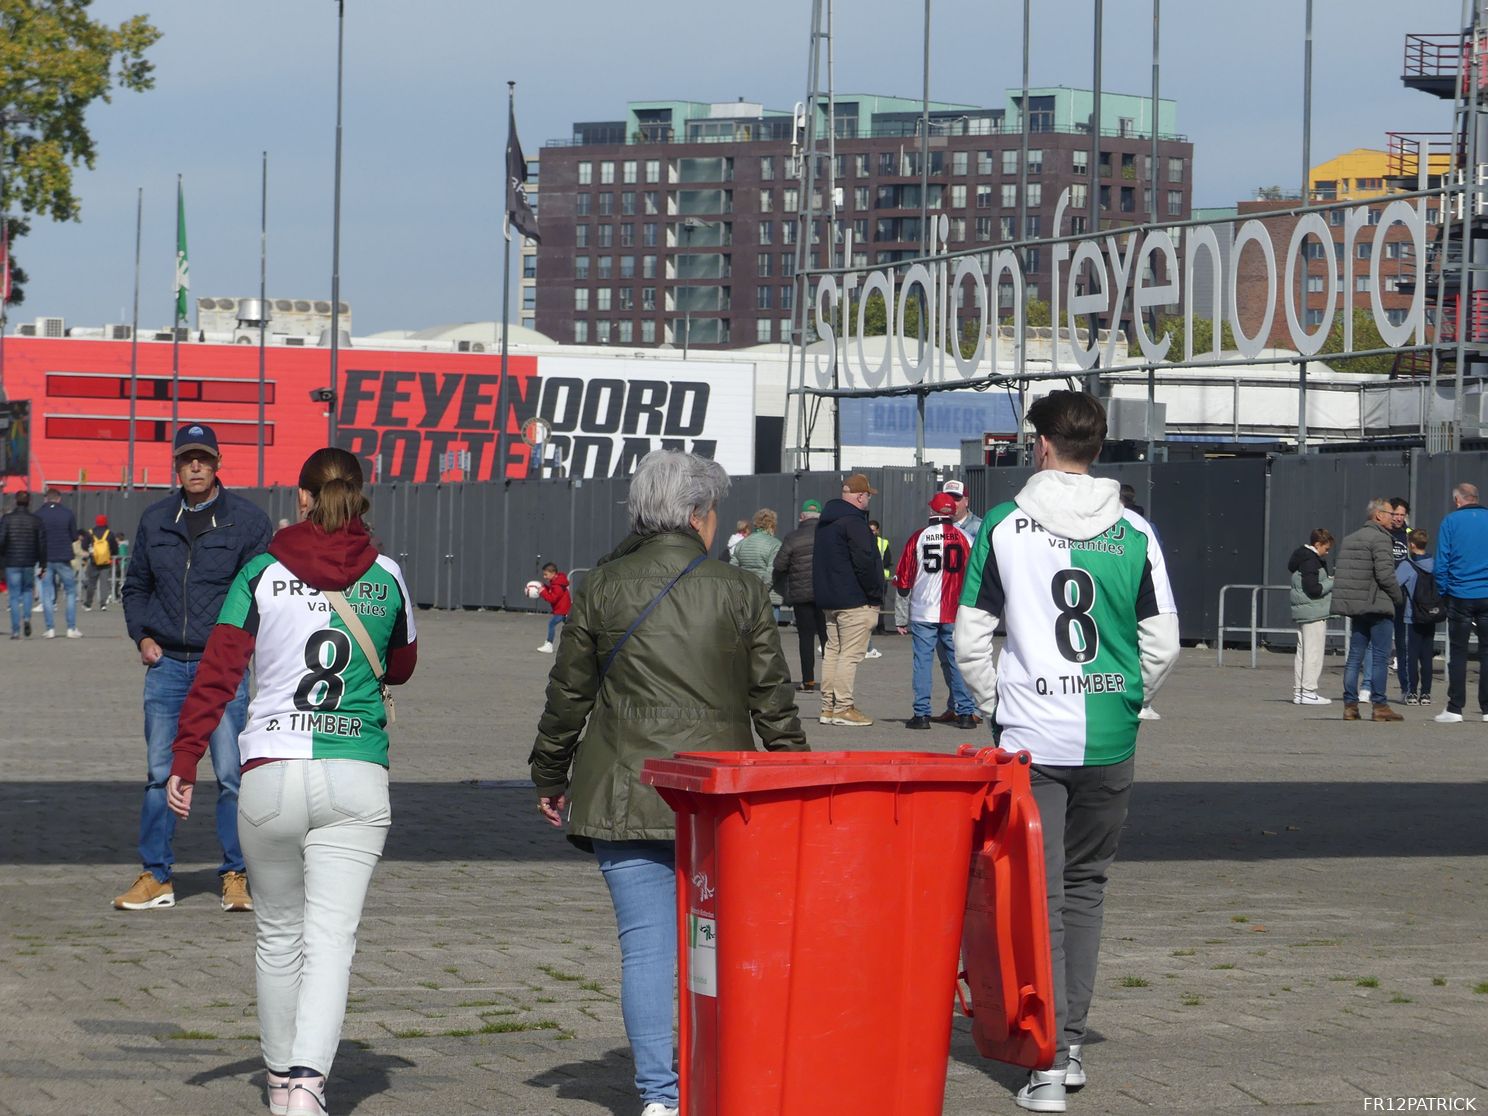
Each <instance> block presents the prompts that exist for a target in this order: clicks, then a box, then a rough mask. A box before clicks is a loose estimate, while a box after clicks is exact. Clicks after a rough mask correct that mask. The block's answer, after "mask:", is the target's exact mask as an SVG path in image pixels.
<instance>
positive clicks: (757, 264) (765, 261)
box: [754, 252, 775, 279]
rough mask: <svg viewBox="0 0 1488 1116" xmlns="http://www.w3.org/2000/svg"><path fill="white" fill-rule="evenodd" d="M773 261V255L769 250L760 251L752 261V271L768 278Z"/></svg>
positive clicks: (763, 277)
mask: <svg viewBox="0 0 1488 1116" xmlns="http://www.w3.org/2000/svg"><path fill="white" fill-rule="evenodd" d="M774 262H775V257H774V256H773V255H771V254H770V253H769V252H761V253H760V254H759V255H758V256H757V257H756V258H755V261H754V272H755V274H756V275H758V276H760V278H762V279H765V278H769V275H770V265H771V264H773V263H774Z"/></svg>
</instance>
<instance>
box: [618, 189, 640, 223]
mask: <svg viewBox="0 0 1488 1116" xmlns="http://www.w3.org/2000/svg"><path fill="white" fill-rule="evenodd" d="M635 215H636V199H635V191H634V190H626V191H625V192H624V193H623V194H621V195H620V216H622V217H634V216H635Z"/></svg>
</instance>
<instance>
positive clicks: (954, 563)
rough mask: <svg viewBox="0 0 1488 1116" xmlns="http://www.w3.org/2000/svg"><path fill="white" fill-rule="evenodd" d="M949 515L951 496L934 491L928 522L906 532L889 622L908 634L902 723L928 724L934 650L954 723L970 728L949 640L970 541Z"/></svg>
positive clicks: (951, 513) (968, 708) (953, 502)
mask: <svg viewBox="0 0 1488 1116" xmlns="http://www.w3.org/2000/svg"><path fill="white" fill-rule="evenodd" d="M955 514H956V498H955V497H954V496H952V495H950V494H949V493H945V492H940V493H937V494H936V495H935V496H934V497H932V498H931V500H930V523H929V525H928V526H925V527H921V528H920V529H919V530H918V531H916V532H915V533H914V534H913V535H911V536H910V537H909V542H907V543H905V544H904V550H903V552H902V553H901V554H900V555H899V565H898V568H897V569H896V570H895V573H894V587H895V588H896V589H898V590H899V599H898V600H897V601H895V602H894V610H895V617H894V619H895V623H896V625H897V626H898V628H899V631H900V633H901V634H903V633H906V632H907V633H908V634H909V635H910V636H911V637H913V639H914V715H913V716H911V717H910V719H909V720H908V721H906V722H905V727H906V728H912V729H928V728H929V727H930V723H931V722H930V690H931V687H932V685H933V683H934V674H935V671H934V666H935V658H936V656H937V655H939V657H940V669H941V672H942V673H943V674H944V675H945V680H946V688H947V689H948V690H950V702H951V707H952V708H953V709H954V711H955V713H956V727H957V728H962V729H974V728H976V721H975V719H974V718H973V716H972V713H973V707H972V701H971V694H970V692H969V691H968V690H967V689H966V684H965V683H964V682H962V681H961V672H960V671H959V670H957V669H956V657H955V651H954V648H953V646H952V643H951V632H952V628H953V627H954V625H955V622H956V608H957V607H958V606H959V604H960V603H961V586H962V583H963V582H964V581H965V580H966V565H967V563H968V562H969V561H970V560H971V540H970V539H969V538H967V537H966V535H965V534H964V533H963V532H962V531H961V529H960V528H959V527H957V526H956V525H955V523H954V522H953V520H952V517H953V516H954V515H955Z"/></svg>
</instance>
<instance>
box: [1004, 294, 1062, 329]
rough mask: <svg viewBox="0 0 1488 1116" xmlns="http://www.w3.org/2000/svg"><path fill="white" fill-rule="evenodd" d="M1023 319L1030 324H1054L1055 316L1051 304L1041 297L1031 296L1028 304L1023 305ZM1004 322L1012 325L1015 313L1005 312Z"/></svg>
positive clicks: (1006, 324)
mask: <svg viewBox="0 0 1488 1116" xmlns="http://www.w3.org/2000/svg"><path fill="white" fill-rule="evenodd" d="M1023 321H1024V324H1026V325H1029V326H1047V325H1051V324H1053V321H1054V318H1053V316H1052V314H1051V313H1050V311H1049V304H1048V303H1047V302H1045V301H1044V300H1043V299H1041V298H1030V299H1029V300H1028V304H1027V305H1026V306H1024V307H1023ZM1002 324H1003V325H1005V326H1010V325H1012V324H1013V315H1012V314H1010V313H1009V314H1004V315H1003V317H1002Z"/></svg>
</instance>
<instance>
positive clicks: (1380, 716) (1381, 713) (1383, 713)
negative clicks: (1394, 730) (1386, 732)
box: [1370, 702, 1405, 721]
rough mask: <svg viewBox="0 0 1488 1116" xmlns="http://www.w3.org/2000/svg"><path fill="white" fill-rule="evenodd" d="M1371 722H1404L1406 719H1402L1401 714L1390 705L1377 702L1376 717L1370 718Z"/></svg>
mask: <svg viewBox="0 0 1488 1116" xmlns="http://www.w3.org/2000/svg"><path fill="white" fill-rule="evenodd" d="M1370 720H1372V721H1403V720H1405V718H1404V717H1402V716H1401V715H1400V714H1399V713H1397V712H1395V710H1393V709H1391V708H1390V707H1389V706H1388V705H1386V704H1384V703H1383V702H1376V703H1375V706H1374V716H1372V717H1371V718H1370Z"/></svg>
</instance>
